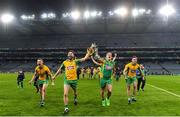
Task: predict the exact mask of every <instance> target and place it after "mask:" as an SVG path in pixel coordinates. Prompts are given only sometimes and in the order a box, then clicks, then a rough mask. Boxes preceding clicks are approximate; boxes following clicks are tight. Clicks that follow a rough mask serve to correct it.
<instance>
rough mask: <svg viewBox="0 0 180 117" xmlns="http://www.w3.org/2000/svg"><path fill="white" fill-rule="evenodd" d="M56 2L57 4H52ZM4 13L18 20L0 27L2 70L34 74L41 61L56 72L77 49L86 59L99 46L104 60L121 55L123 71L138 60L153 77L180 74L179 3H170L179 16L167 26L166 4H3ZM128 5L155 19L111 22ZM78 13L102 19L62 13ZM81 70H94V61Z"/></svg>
mask: <svg viewBox="0 0 180 117" xmlns="http://www.w3.org/2000/svg"><path fill="white" fill-rule="evenodd" d="M52 1H53V2H52ZM0 2H1V4H0V14H1V13H3V12H5V11H7V10H8V11H10V12H11V13H13V14H14V15H15V16H16V19H15V21H13V23H11V24H9V25H4V24H2V23H0V71H1V72H7V71H8V72H15V71H18V70H19V69H23V70H25V71H33V69H34V67H35V64H36V59H37V58H39V57H41V58H43V59H45V62H46V64H47V65H48V66H50V68H51V69H53V70H56V69H57V64H59V63H60V62H61V61H62V60H64V59H66V53H67V50H70V49H73V50H75V52H76V56H77V57H82V56H83V55H84V54H85V52H86V49H87V47H89V46H90V45H91V43H93V42H95V43H96V44H97V45H98V47H99V53H100V55H101V56H105V53H106V52H108V51H112V52H117V53H118V58H117V59H118V64H119V66H120V67H121V68H123V67H124V64H125V63H127V62H128V61H130V58H131V57H132V56H133V55H136V56H137V57H138V58H139V62H140V63H142V64H144V65H145V67H146V68H147V69H148V73H149V74H179V73H180V66H179V55H180V48H179V46H180V20H179V19H180V14H179V13H180V10H179V9H178V7H179V5H180V0H171V1H170V2H171V3H172V4H173V6H174V7H175V8H176V10H177V13H176V15H175V16H172V17H171V18H169V19H168V21H165V20H164V19H163V17H162V16H160V15H158V14H157V11H158V9H159V7H160V6H162V5H164V3H166V0H1V1H0ZM120 5H124V6H126V7H127V8H128V9H133V8H134V6H136V7H144V8H147V9H151V10H152V12H151V14H150V15H143V16H141V17H137V18H136V19H134V18H132V17H131V16H127V17H125V18H117V17H110V16H108V15H107V13H108V11H109V10H113V9H115V8H116V7H118V6H120ZM75 8H78V9H79V10H81V11H83V10H85V9H90V10H91V9H95V10H100V11H102V12H103V15H102V17H98V18H95V19H89V20H87V21H85V20H81V19H80V20H77V21H73V20H69V19H65V18H62V13H64V12H68V11H71V10H73V9H75ZM43 12H55V13H56V15H57V18H56V19H53V20H43V19H41V18H40V17H39V16H40V15H41V14H42V13H43ZM22 14H35V15H36V16H37V17H36V19H35V20H33V21H23V20H21V19H20V16H21V15H22ZM82 66H92V64H91V61H89V62H87V63H85V64H82Z"/></svg>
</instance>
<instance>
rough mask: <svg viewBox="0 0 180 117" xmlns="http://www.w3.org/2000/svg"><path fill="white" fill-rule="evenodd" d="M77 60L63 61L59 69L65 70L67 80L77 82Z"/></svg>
mask: <svg viewBox="0 0 180 117" xmlns="http://www.w3.org/2000/svg"><path fill="white" fill-rule="evenodd" d="M78 62H79V60H77V59H76V60H65V61H64V62H63V63H62V65H61V68H63V67H64V69H65V77H66V79H67V80H77V63H78Z"/></svg>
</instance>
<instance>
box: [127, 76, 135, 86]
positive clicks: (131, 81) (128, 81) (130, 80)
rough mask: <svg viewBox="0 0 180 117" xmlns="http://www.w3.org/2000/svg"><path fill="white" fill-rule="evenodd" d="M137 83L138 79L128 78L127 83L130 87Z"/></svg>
mask: <svg viewBox="0 0 180 117" xmlns="http://www.w3.org/2000/svg"><path fill="white" fill-rule="evenodd" d="M135 81H136V77H127V79H126V83H127V84H128V85H130V84H132V83H134V82H135Z"/></svg>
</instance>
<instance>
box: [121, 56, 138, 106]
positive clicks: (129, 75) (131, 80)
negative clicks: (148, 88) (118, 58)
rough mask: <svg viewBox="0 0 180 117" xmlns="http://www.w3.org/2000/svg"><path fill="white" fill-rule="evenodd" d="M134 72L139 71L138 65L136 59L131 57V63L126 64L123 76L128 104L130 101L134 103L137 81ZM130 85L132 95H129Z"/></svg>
mask: <svg viewBox="0 0 180 117" xmlns="http://www.w3.org/2000/svg"><path fill="white" fill-rule="evenodd" d="M136 70H140V65H139V64H138V63H137V57H136V56H134V57H132V61H131V62H130V63H128V64H126V66H125V68H124V71H123V74H124V76H125V79H126V84H127V95H128V104H131V102H132V101H134V102H136V99H135V95H136V90H137V79H136ZM131 84H133V95H131V90H130V89H131Z"/></svg>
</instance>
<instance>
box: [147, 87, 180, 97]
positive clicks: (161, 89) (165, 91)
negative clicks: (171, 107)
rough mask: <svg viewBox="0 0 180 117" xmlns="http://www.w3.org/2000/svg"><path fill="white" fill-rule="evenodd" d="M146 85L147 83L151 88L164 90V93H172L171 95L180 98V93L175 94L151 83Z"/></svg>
mask: <svg viewBox="0 0 180 117" xmlns="http://www.w3.org/2000/svg"><path fill="white" fill-rule="evenodd" d="M147 85H149V86H151V87H153V88H155V89H158V90H161V91H164V92H166V93H168V94H171V95H173V96H176V97H179V98H180V95H177V94H175V93H173V92H170V91H167V90H165V89H162V88H159V87H157V86H154V85H151V84H147Z"/></svg>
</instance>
